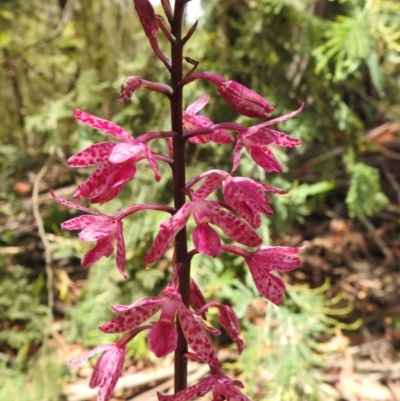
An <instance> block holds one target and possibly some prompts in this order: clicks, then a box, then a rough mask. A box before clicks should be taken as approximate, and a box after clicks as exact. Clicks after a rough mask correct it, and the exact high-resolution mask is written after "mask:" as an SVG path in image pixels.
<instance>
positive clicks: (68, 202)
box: [50, 190, 104, 216]
mask: <svg viewBox="0 0 400 401" xmlns="http://www.w3.org/2000/svg"><path fill="white" fill-rule="evenodd" d="M50 195H51V196H52V197H53V198H54V199H55V200H56V201H57V202H58V203H61V204H62V205H64V206H67V207H70V208H72V209H77V210H82V211H83V212H86V213H89V214H93V215H95V216H104V214H102V213H100V212H97V211H96V210H92V209H89V208H87V207H85V206H81V205H78V204H76V203H74V202H70V201H67V200H65V199H62V198H59V197H58V196H57V195H56V194H55V193H54V191H52V190H51V191H50Z"/></svg>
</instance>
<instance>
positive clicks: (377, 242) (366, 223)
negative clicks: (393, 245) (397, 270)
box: [358, 216, 392, 260]
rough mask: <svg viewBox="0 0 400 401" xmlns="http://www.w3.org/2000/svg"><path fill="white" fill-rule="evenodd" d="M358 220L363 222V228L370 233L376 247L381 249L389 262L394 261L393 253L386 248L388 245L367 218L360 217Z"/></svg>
mask: <svg viewBox="0 0 400 401" xmlns="http://www.w3.org/2000/svg"><path fill="white" fill-rule="evenodd" d="M358 219H359V220H360V221H361V223H362V224H363V226H364V227H365V228H366V229H367V230H368V231H369V232H370V234H371V236H372V239H373V241H374V242H375V245H376V246H377V247H378V248H379V250H380V251H381V252H382V254H383V255H384V256H385V258H386V259H387V260H392V252H391V251H390V249H389V248H388V247H387V246H386V244H385V243H384V242H383V241H382V239H381V238H380V237H379V236H378V234H377V233H376V230H375V227H374V225H373V224H372V223H371V222H370V221H369V219H368V218H367V217H366V216H359V217H358Z"/></svg>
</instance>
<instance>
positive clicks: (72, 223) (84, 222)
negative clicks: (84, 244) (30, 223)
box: [50, 191, 127, 278]
mask: <svg viewBox="0 0 400 401" xmlns="http://www.w3.org/2000/svg"><path fill="white" fill-rule="evenodd" d="M50 193H51V196H52V197H53V198H54V199H55V200H56V201H57V202H59V203H61V204H62V205H64V206H67V207H70V208H73V209H78V210H82V211H84V212H86V213H88V214H85V215H82V216H78V217H74V218H73V219H70V220H67V221H65V222H64V223H62V224H61V228H63V229H64V230H82V231H81V232H80V233H79V238H80V239H81V240H82V241H96V245H95V246H94V247H93V248H92V249H90V250H89V251H87V252H86V254H85V256H84V257H83V259H82V262H81V263H82V266H90V265H91V264H93V263H94V262H97V261H98V260H99V259H100V258H101V257H102V256H105V257H106V258H108V257H109V256H110V255H111V254H112V253H113V252H114V243H116V244H117V255H116V259H117V267H118V270H119V272H120V273H121V274H122V275H123V277H124V278H127V274H126V272H125V242H124V235H123V229H122V221H121V220H120V219H118V218H116V217H114V216H107V215H106V214H103V213H100V212H97V211H95V210H91V209H88V208H86V207H84V206H81V205H77V204H76V203H73V202H69V201H67V200H65V199H62V198H59V197H58V196H56V195H55V193H54V192H53V191H50Z"/></svg>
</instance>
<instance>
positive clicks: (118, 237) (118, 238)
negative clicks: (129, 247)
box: [116, 221, 128, 278]
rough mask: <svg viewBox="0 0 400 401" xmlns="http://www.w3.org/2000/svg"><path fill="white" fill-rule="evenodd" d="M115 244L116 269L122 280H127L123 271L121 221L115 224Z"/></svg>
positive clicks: (124, 260) (123, 246) (123, 255)
mask: <svg viewBox="0 0 400 401" xmlns="http://www.w3.org/2000/svg"><path fill="white" fill-rule="evenodd" d="M116 243H117V256H116V261H117V268H118V270H119V272H120V273H121V274H122V276H123V277H124V278H128V275H127V274H126V271H125V262H126V257H125V240H124V232H123V229H122V221H118V222H117V235H116Z"/></svg>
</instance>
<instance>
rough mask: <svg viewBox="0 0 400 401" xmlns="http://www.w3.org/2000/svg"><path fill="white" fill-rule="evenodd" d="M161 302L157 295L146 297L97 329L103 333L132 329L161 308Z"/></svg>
mask: <svg viewBox="0 0 400 401" xmlns="http://www.w3.org/2000/svg"><path fill="white" fill-rule="evenodd" d="M162 302H163V300H162V299H161V298H158V297H154V298H146V299H144V300H143V302H141V303H136V304H135V305H134V306H132V307H131V308H129V309H127V310H125V311H124V312H122V313H121V314H120V315H119V316H117V317H115V318H114V319H111V320H110V321H109V322H107V323H105V324H103V325H102V326H100V327H99V329H100V330H101V331H103V332H104V333H121V332H122V331H128V330H131V329H134V328H135V327H137V326H139V325H141V324H142V323H143V322H145V321H146V320H147V319H149V318H150V317H151V316H153V315H154V314H155V313H156V312H157V311H158V310H159V309H160V308H161V306H162Z"/></svg>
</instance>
